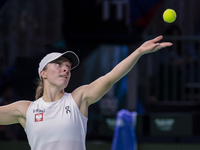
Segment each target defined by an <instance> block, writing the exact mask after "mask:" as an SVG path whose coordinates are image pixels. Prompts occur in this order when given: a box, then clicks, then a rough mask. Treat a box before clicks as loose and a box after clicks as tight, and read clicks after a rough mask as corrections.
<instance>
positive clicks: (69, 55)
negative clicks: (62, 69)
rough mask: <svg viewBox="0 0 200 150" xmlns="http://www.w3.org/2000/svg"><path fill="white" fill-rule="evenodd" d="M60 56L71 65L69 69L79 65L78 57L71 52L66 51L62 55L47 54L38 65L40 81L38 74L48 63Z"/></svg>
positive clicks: (56, 53)
mask: <svg viewBox="0 0 200 150" xmlns="http://www.w3.org/2000/svg"><path fill="white" fill-rule="evenodd" d="M61 56H62V57H65V58H67V59H68V60H69V61H70V62H71V63H72V68H71V69H74V68H76V67H77V66H78V65H79V63H80V61H79V58H78V56H77V55H76V54H75V53H74V52H72V51H66V52H64V53H58V52H53V53H50V54H47V55H46V56H45V57H44V58H43V59H42V60H41V61H40V63H39V68H38V73H39V77H40V79H42V78H41V75H40V72H41V71H42V70H43V69H44V67H45V66H46V65H47V64H48V63H50V62H52V61H54V60H56V59H58V58H60V57H61Z"/></svg>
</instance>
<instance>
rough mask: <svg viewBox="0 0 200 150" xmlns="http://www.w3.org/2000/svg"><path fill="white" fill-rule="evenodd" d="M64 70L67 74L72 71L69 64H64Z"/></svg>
mask: <svg viewBox="0 0 200 150" xmlns="http://www.w3.org/2000/svg"><path fill="white" fill-rule="evenodd" d="M63 72H66V73H67V74H69V73H70V69H69V67H67V66H63Z"/></svg>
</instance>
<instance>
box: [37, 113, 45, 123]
mask: <svg viewBox="0 0 200 150" xmlns="http://www.w3.org/2000/svg"><path fill="white" fill-rule="evenodd" d="M40 121H43V113H38V114H35V122H40Z"/></svg>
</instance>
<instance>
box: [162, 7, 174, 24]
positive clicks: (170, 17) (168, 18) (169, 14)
mask: <svg viewBox="0 0 200 150" xmlns="http://www.w3.org/2000/svg"><path fill="white" fill-rule="evenodd" d="M163 19H164V21H165V22H167V23H172V22H174V21H175V20H176V12H175V11H174V10H173V9H166V10H165V11H164V13H163Z"/></svg>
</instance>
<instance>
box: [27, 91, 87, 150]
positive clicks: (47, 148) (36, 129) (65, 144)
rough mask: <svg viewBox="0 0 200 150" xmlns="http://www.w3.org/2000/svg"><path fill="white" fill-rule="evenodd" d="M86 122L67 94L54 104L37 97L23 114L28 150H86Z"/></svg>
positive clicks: (70, 96)
mask: <svg viewBox="0 0 200 150" xmlns="http://www.w3.org/2000/svg"><path fill="white" fill-rule="evenodd" d="M87 120H88V119H87V118H86V117H84V116H83V115H82V114H81V112H80V110H79V108H78V106H77V104H76V103H75V101H74V99H73V98H72V95H71V94H69V93H65V94H64V96H63V97H62V98H61V99H60V100H58V101H56V102H45V101H44V100H43V99H42V98H39V99H38V100H36V101H34V102H32V103H31V104H30V106H29V108H28V110H27V114H26V128H25V132H26V134H27V137H28V141H29V145H30V147H31V150H85V137H86V130H87Z"/></svg>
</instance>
